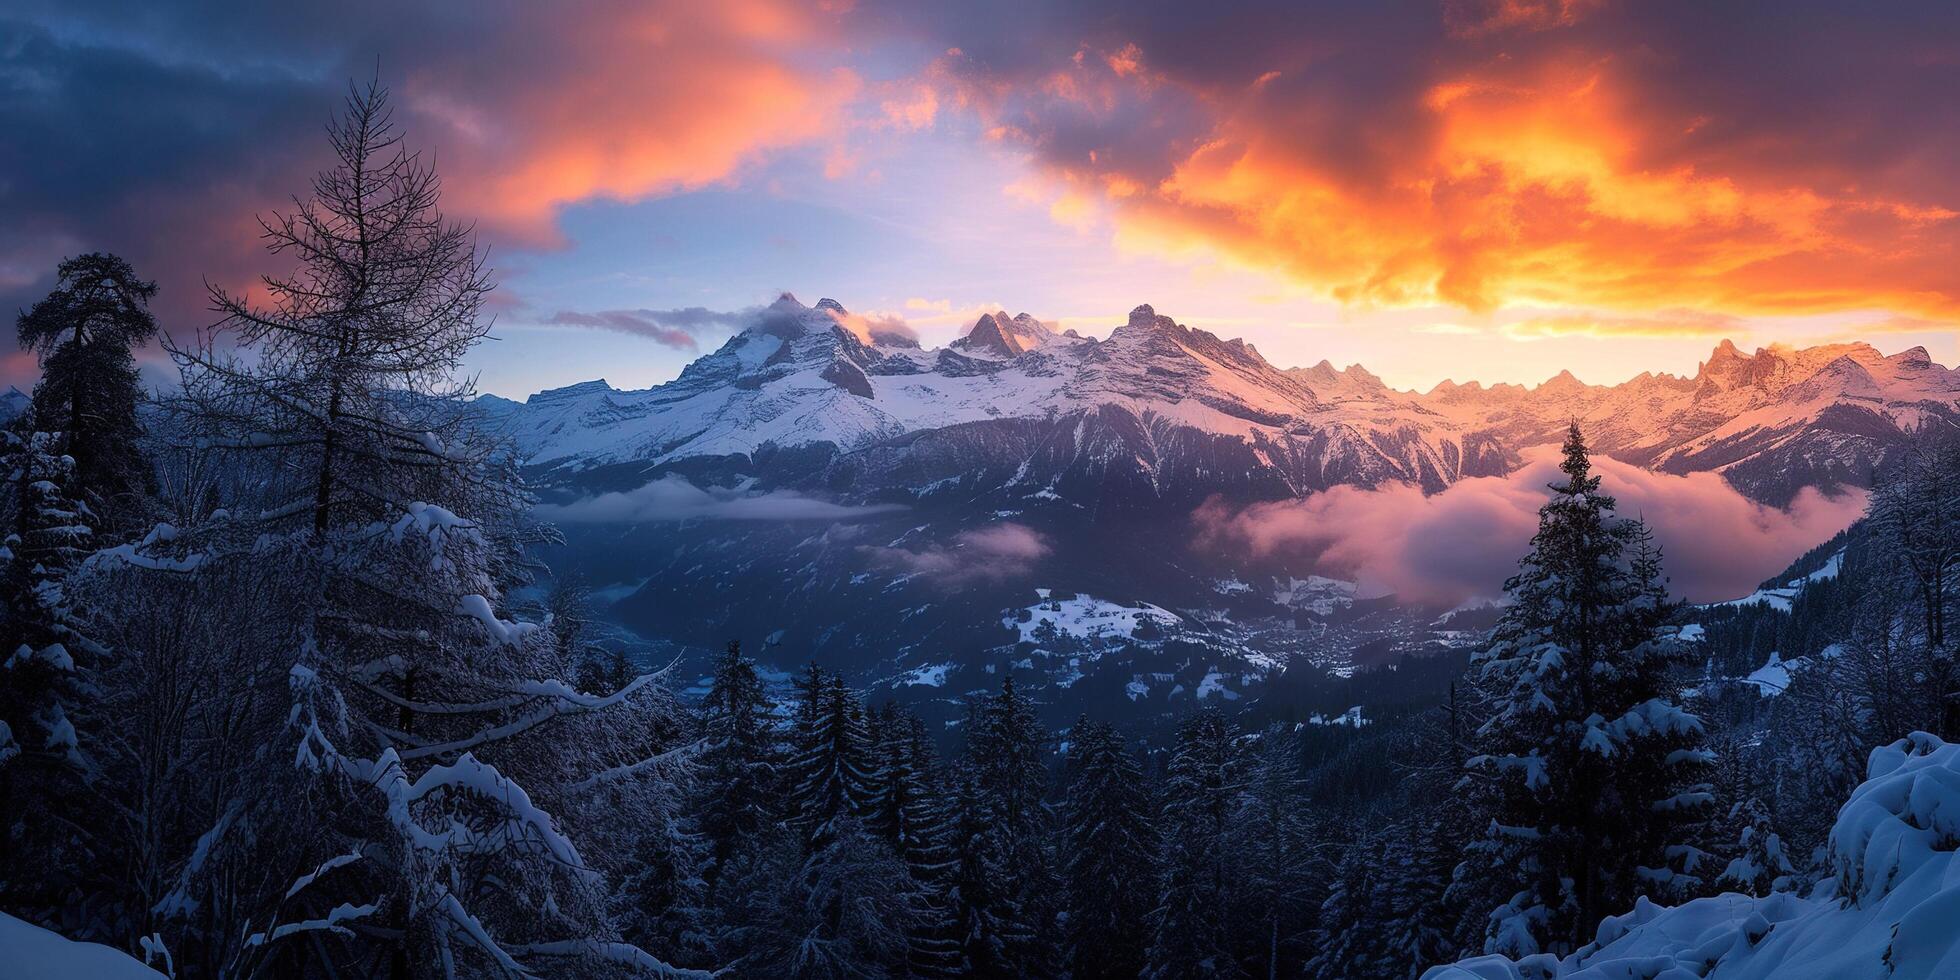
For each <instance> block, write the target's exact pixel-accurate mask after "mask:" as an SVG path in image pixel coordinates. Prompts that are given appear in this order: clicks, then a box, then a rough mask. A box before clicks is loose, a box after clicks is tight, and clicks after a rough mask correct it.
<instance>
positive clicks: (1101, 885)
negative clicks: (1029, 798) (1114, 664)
mask: <svg viewBox="0 0 1960 980" xmlns="http://www.w3.org/2000/svg"><path fill="white" fill-rule="evenodd" d="M1068 773H1069V776H1068V779H1069V782H1068V796H1067V799H1066V801H1065V802H1064V804H1063V808H1062V840H1061V845H1062V878H1063V880H1064V882H1065V884H1066V885H1067V888H1068V906H1067V908H1068V920H1067V921H1068V928H1067V935H1066V941H1067V944H1068V964H1069V971H1070V974H1071V975H1072V976H1074V977H1078V978H1083V980H1087V978H1101V977H1108V978H1116V977H1134V976H1137V975H1138V974H1139V973H1141V972H1142V970H1143V967H1144V958H1143V953H1144V949H1145V948H1146V947H1147V946H1148V944H1149V941H1150V913H1151V910H1152V909H1153V907H1154V906H1155V904H1156V903H1155V898H1156V896H1155V895H1154V894H1153V889H1151V888H1148V887H1137V885H1138V883H1139V882H1149V881H1152V880H1153V879H1154V878H1155V875H1154V874H1153V873H1152V872H1153V870H1154V866H1155V864H1156V861H1157V848H1158V841H1157V829H1156V825H1155V821H1154V820H1153V819H1152V817H1151V813H1150V810H1151V806H1150V797H1149V795H1148V787H1147V785H1146V783H1145V781H1144V776H1143V766H1142V765H1141V764H1140V763H1139V762H1138V761H1137V757H1136V756H1135V755H1134V754H1133V753H1132V752H1131V751H1130V749H1129V746H1127V745H1125V744H1124V741H1123V738H1122V736H1120V735H1118V734H1117V733H1116V729H1115V728H1114V727H1112V726H1111V725H1109V723H1107V722H1098V721H1090V720H1089V719H1088V718H1086V717H1084V718H1082V719H1080V720H1078V721H1077V722H1076V723H1075V725H1074V726H1073V727H1071V728H1070V729H1069V731H1068Z"/></svg>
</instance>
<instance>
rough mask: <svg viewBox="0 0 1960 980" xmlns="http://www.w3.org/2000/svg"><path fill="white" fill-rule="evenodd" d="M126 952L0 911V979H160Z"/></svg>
mask: <svg viewBox="0 0 1960 980" xmlns="http://www.w3.org/2000/svg"><path fill="white" fill-rule="evenodd" d="M163 976H164V975H163V974H161V973H158V972H157V971H155V970H152V969H150V968H149V967H147V966H144V965H143V964H141V963H138V962H137V961H136V960H135V959H133V958H132V957H130V956H129V955H128V954H127V953H124V952H123V951H121V950H119V949H115V948H113V947H109V946H102V945H98V944H96V943H78V942H71V941H70V940H67V939H63V938H62V937H60V936H58V935H56V934H54V933H52V932H49V931H48V930H46V929H43V928H41V927H39V926H33V925H29V924H27V923H25V922H22V921H20V920H19V919H16V918H14V917H13V916H11V915H8V914H6V913H5V912H0V980H55V978H57V977H74V978H76V980H82V978H87V980H163Z"/></svg>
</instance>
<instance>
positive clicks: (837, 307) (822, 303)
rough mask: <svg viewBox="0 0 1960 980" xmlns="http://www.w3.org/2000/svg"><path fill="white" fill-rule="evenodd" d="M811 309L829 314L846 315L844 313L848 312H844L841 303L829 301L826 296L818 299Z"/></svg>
mask: <svg viewBox="0 0 1960 980" xmlns="http://www.w3.org/2000/svg"><path fill="white" fill-rule="evenodd" d="M784 295H788V294H787V293H785V294H784ZM813 309H819V310H829V311H830V312H832V313H846V312H849V311H848V310H846V309H844V304H842V303H839V302H837V301H836V300H834V299H831V298H830V297H828V296H825V297H824V298H822V299H820V300H817V305H816V306H815V307H813Z"/></svg>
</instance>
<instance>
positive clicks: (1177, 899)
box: [1143, 708, 1244, 980]
mask: <svg viewBox="0 0 1960 980" xmlns="http://www.w3.org/2000/svg"><path fill="white" fill-rule="evenodd" d="M1243 776H1244V773H1243V766H1242V759H1241V756H1240V751H1239V746H1238V735H1237V732H1235V731H1234V730H1233V729H1232V726H1231V725H1230V723H1228V722H1227V721H1226V720H1225V717H1224V716H1223V715H1222V714H1220V713H1219V711H1218V710H1217V709H1216V708H1205V709H1202V710H1199V711H1198V712H1196V713H1195V714H1193V715H1191V716H1190V717H1189V718H1187V719H1186V720H1185V722H1184V724H1183V725H1181V726H1179V728H1178V731H1177V744H1176V746H1175V747H1174V748H1173V749H1172V750H1171V758H1170V763H1169V764H1168V765H1167V766H1166V767H1165V773H1164V785H1163V790H1162V793H1163V801H1164V802H1163V813H1162V816H1161V817H1159V823H1158V828H1159V830H1160V832H1161V833H1162V835H1163V849H1164V850H1163V858H1162V860H1161V862H1160V868H1161V875H1160V877H1161V882H1162V885H1161V888H1160V890H1159V895H1158V901H1157V908H1156V910H1155V911H1154V912H1153V913H1152V922H1151V940H1150V947H1149V951H1148V954H1147V957H1146V966H1145V969H1144V972H1143V976H1145V977H1150V978H1152V980H1172V978H1185V977H1232V976H1237V975H1238V973H1239V965H1238V962H1237V960H1236V958H1235V957H1234V956H1233V952H1232V949H1231V946H1230V941H1229V929H1228V925H1229V924H1228V923H1227V922H1226V915H1227V911H1228V909H1229V908H1230V897H1231V896H1230V878H1231V873H1232V868H1233V867H1234V866H1235V865H1234V861H1235V856H1234V855H1232V854H1231V853H1230V852H1229V849H1230V835H1231V831H1232V824H1231V820H1232V815H1233V813H1234V812H1235V811H1236V809H1237V806H1238V794H1239V792H1240V788H1241V786H1240V783H1241V780H1242V778H1243Z"/></svg>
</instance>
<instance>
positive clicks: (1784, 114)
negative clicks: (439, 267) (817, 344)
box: [0, 0, 1960, 397]
mask: <svg viewBox="0 0 1960 980" xmlns="http://www.w3.org/2000/svg"><path fill="white" fill-rule="evenodd" d="M1296 6H1297V5H1281V4H1274V5H1270V6H1268V5H1263V4H1236V5H1230V6H1228V7H1227V8H1225V9H1222V10H1220V11H1213V12H1208V13H1206V14H1205V15H1203V16H1199V15H1194V14H1189V13H1180V12H1177V11H1173V10H1135V9H1132V8H1130V7H1128V6H1125V5H1116V6H1112V7H1111V8H1109V9H1107V10H1105V9H1100V7H1099V5H1095V4H1088V5H1080V6H1072V7H1070V8H1068V9H1066V10H1063V9H1056V8H1054V7H1052V6H1050V5H1046V4H1039V3H1025V4H1022V3H1008V4H1005V5H1002V6H999V7H997V8H995V9H994V10H993V11H992V12H991V13H990V14H989V15H987V16H985V17H981V16H976V15H974V14H972V13H970V12H968V11H967V10H965V9H964V8H963V7H961V6H959V5H936V4H925V5H917V4H903V5H901V4H896V3H887V2H885V0H856V2H848V0H824V2H813V3H798V2H792V0H741V2H737V3H731V4H722V5H714V6H709V5H702V4H690V3H679V2H675V3H658V4H653V5H645V4H631V3H624V2H620V3H612V2H601V3H594V4H589V5H583V6H580V7H578V8H577V9H576V10H573V11H560V10H546V9H543V8H530V7H518V8H513V9H510V10H503V11H496V12H476V13H474V14H469V13H468V9H473V8H465V7H456V6H451V5H448V4H444V3H434V4H428V5H418V6H415V7H413V8H411V9H410V10H408V11H406V12H402V13H399V14H398V15H397V16H391V17H382V16H378V15H377V16H374V17H361V16H350V17H347V18H345V19H339V18H334V19H328V18H324V17H322V16H320V15H318V14H314V13H309V12H304V11H265V10H258V9H256V8H253V9H252V10H250V11H241V12H240V14H239V16H238V17H237V18H236V19H235V21H234V22H232V23H231V24H230V25H229V26H227V27H226V28H225V29H224V30H217V31H213V30H209V29H207V28H208V24H209V20H208V19H206V18H202V17H191V16H188V15H186V14H181V13H177V12H173V11H171V10H168V9H163V10H152V11H151V12H150V13H149V14H148V15H147V16H144V17H141V18H127V19H125V18H120V17H118V16H116V15H115V12H114V11H104V10H94V11H81V12H78V11H72V10H68V9H65V8H64V7H62V6H60V5H55V4H52V3H47V4H42V3H39V2H31V3H29V4H27V5H26V7H25V9H24V10H22V11H21V12H20V13H18V14H14V15H10V16H11V17H12V18H13V19H11V20H0V32H4V34H5V36H6V37H7V38H9V39H10V40H11V41H12V43H11V44H9V45H7V46H6V53H5V54H0V64H4V65H7V66H8V67H10V68H11V69H13V70H12V72H11V73H9V74H8V76H7V77H8V78H11V79H13V81H11V82H4V83H0V86H6V87H8V88H10V89H11V91H12V95H13V96H14V97H13V98H12V99H11V100H7V101H4V102H0V121H5V122H7V123H8V124H9V125H10V131H12V132H15V133H17V134H19V135H20V140H19V144H20V145H21V146H31V147H34V152H32V153H15V154H9V155H7V156H6V157H4V158H0V177H4V178H5V179H4V180H0V202H5V203H6V204H7V205H8V207H9V210H10V212H11V213H14V214H17V215H20V216H21V218H22V220H19V221H17V222H13V223H10V224H9V226H8V227H7V228H5V229H0V301H4V302H7V303H11V304H13V305H14V306H23V305H26V303H28V302H31V299H32V297H34V296H36V295H38V294H39V293H40V292H44V291H45V289H46V288H47V285H48V282H49V277H50V275H51V273H52V270H53V267H54V264H55V262H56V261H58V259H59V258H60V257H61V256H62V255H66V254H72V253H74V252H78V251H86V250H93V249H105V250H110V251H116V252H119V253H121V254H124V255H125V256H126V257H128V258H129V259H130V260H131V261H132V262H134V263H135V264H136V266H137V268H138V269H139V271H142V272H144V273H145V274H147V275H152V276H154V277H155V278H157V279H158V280H159V282H160V284H161V285H162V287H163V291H162V293H161V295H160V296H159V298H158V303H159V310H160V313H161V314H162V316H161V319H162V320H163V322H164V323H165V325H166V326H167V327H168V328H169V329H171V330H173V331H188V330H193V329H196V328H198V327H201V326H204V325H206V324H207V323H208V322H209V317H208V314H206V313H205V312H204V311H203V305H204V303H203V294H202V281H203V280H204V279H205V278H209V279H210V280H211V281H214V282H219V283H226V284H233V285H236V284H240V283H244V282H248V281H249V280H250V278H251V277H252V275H253V274H255V273H256V272H257V271H259V270H262V269H265V268H267V262H268V259H267V257H266V256H265V255H263V254H262V252H261V251H260V250H259V248H258V242H257V240H256V237H255V235H254V234H253V231H254V226H253V224H252V216H253V214H255V213H261V212H265V211H268V210H270V209H274V208H277V207H280V206H281V205H282V204H284V203H286V201H285V199H286V198H287V196H288V195H291V194H294V193H300V192H303V191H304V189H305V186H306V179H307V177H308V175H309V174H310V172H311V170H312V169H314V168H315V167H317V166H318V165H319V162H320V159H321V157H322V154H323V152H324V142H323V141H322V140H321V138H320V134H319V130H318V125H319V122H320V120H322V119H323V118H325V116H326V115H327V113H329V112H330V111H331V110H332V109H333V107H334V105H335V101H336V99H337V97H338V92H339V90H340V89H341V87H342V86H344V85H345V83H346V81H347V79H349V78H365V77H367V76H369V75H372V74H374V73H375V72H376V66H377V64H378V65H379V74H380V76H381V78H382V80H383V81H384V82H386V83H387V84H389V85H390V86H391V87H392V88H393V89H394V90H395V92H396V95H397V102H398V106H399V120H400V122H401V123H402V124H403V126H404V128H405V129H406V131H407V135H408V139H409V141H410V143H411V144H412V145H414V146H416V147H418V148H420V149H422V150H423V151H425V152H428V153H432V154H434V155H435V156H436V159H437V160H438V163H439V167H440V169H441V171H442V173H443V175H444V178H445V181H446V187H447V197H446V207H447V209H448V211H449V212H450V213H451V214H452V216H454V217H456V218H459V219H461V220H465V221H471V222H474V223H476V225H477V227H478V229H479V232H480V234H481V236H482V239H483V242H484V244H485V245H486V246H488V247H490V248H491V249H492V255H493V260H494V264H495V265H496V266H497V267H498V269H499V270H500V279H501V282H502V288H501V289H500V291H499V294H498V295H499V309H498V316H499V321H498V323H499V326H498V329H497V335H498V336H499V337H500V338H501V342H500V343H496V344H491V345H487V346H486V348H485V349H484V350H483V351H482V352H481V353H480V354H479V355H478V356H477V357H476V359H475V360H474V362H473V367H474V368H475V369H477V370H478V371H480V372H481V378H482V385H483V387H484V389H485V390H487V391H491V392H495V393H498V394H504V395H509V396H516V397H521V396H522V395H524V394H527V393H529V392H532V391H536V390H539V389H543V388H549V387H554V386H559V385H562V384H566V383H571V382H575V381H579V380H586V379H590V378H597V377H601V376H604V377H606V378H608V379H609V380H611V381H612V382H613V383H615V384H618V385H621V386H625V387H645V386H647V385H650V384H654V383H658V382H660V381H664V380H666V379H669V378H671V377H673V376H674V375H675V374H677V373H678V372H679V370H680V368H681V367H682V366H683V365H684V364H685V363H686V362H688V361H689V360H691V359H692V358H694V357H696V356H699V354H700V353H703V352H705V351H707V350H711V349H713V348H714V347H715V346H717V345H718V344H719V343H720V342H721V341H722V340H723V339H724V338H725V337H726V336H727V333H728V331H729V330H730V329H731V323H732V322H733V320H732V318H731V317H730V314H731V313H733V312H734V311H739V310H741V309H743V308H747V307H751V306H754V305H757V304H760V303H764V302H767V301H768V299H770V298H772V297H773V296H774V295H775V294H777V293H779V292H781V291H784V290H786V289H787V290H790V291H793V292H796V293H797V294H798V295H799V296H803V297H804V298H805V299H806V301H814V298H815V297H816V296H820V295H829V296H834V297H836V298H837V299H839V300H840V301H842V302H843V303H844V304H845V305H846V306H848V307H850V308H851V309H852V310H854V311H857V312H860V313H863V314H865V315H868V316H876V317H888V318H899V319H903V320H905V321H907V322H908V323H910V324H911V325H912V326H913V327H914V328H915V329H916V330H918V331H919V332H920V333H921V334H922V335H923V336H924V337H925V338H926V339H927V340H928V342H931V343H944V342H945V341H947V340H950V339H951V338H952V337H953V336H956V335H957V333H958V332H959V331H960V330H962V329H964V328H965V327H966V326H968V325H970V324H971V323H972V321H973V319H974V317H976V316H977V315H978V314H979V312H981V311H983V310H991V309H997V308H1005V309H1007V310H1009V311H1010V312H1020V311H1023V310H1026V311H1028V312H1031V313H1033V314H1035V315H1037V316H1040V317H1042V318H1043V319H1047V320H1059V321H1061V322H1062V323H1063V324H1064V325H1066V326H1072V327H1076V328H1077V329H1080V330H1082V331H1083V332H1085V333H1092V334H1101V333H1103V332H1106V331H1107V329H1109V328H1111V327H1114V326H1115V325H1116V324H1118V323H1121V322H1122V317H1123V315H1124V314H1125V312H1126V311H1127V310H1128V309H1130V308H1131V307H1133V306H1135V305H1137V304H1139V303H1145V302H1148V303H1151V304H1153V305H1154V306H1156V307H1157V308H1158V309H1159V310H1160V311H1162V312H1164V313H1167V314H1169V315H1171V316H1174V317H1176V318H1177V319H1178V320H1179V321H1180V322H1183V323H1187V324H1190V325H1192V326H1196V327H1201V328H1203V329H1207V330H1211V331H1212V332H1214V333H1218V334H1220V335H1221V336H1226V337H1231V336H1242V337H1244V338H1245V339H1246V340H1247V341H1249V342H1251V343H1253V344H1255V345H1256V346H1258V347H1259V349H1260V350H1261V351H1262V352H1263V353H1264V354H1265V355H1266V356H1267V358H1268V360H1270V361H1272V362H1273V363H1275V364H1277V365H1280V366H1289V367H1290V366H1307V365H1311V364H1314V363H1316V362H1318V361H1321V360H1323V359H1324V360H1328V361H1330V362H1331V363H1333V364H1336V365H1348V364H1355V363H1359V364H1362V365H1365V366H1366V367H1367V368H1368V369H1369V370H1370V371H1372V372H1374V373H1376V374H1377V375H1380V376H1381V377H1382V378H1383V379H1384V380H1386V381H1387V382H1388V383H1389V384H1390V385H1391V386H1393V387H1396V388H1398V389H1404V390H1410V389H1413V390H1418V391H1426V390H1428V389H1429V388H1431V387H1433V386H1434V385H1435V384H1436V383H1438V382H1440V381H1442V380H1444V379H1450V380H1454V381H1456V382H1458V383H1464V382H1467V381H1470V380H1476V381H1480V382H1483V383H1485V384H1495V383H1516V384H1527V385H1531V384H1536V383H1539V382H1542V381H1543V380H1545V379H1547V378H1550V377H1552V376H1554V375H1556V374H1557V373H1558V372H1559V371H1561V370H1570V371H1571V372H1572V373H1573V374H1575V375H1576V376H1578V377H1580V378H1581V379H1583V380H1585V381H1587V382H1589V383H1595V384H1613V383H1617V382H1619V381H1623V380H1626V379H1627V378H1630V377H1633V376H1635V375H1638V374H1639V373H1641V372H1643V371H1652V372H1655V373H1673V374H1691V373H1692V372H1693V370H1694V367H1695V365H1696V364H1698V363H1700V361H1702V360H1704V359H1705V358H1706V357H1707V355H1708V352H1709V351H1710V350H1712V349H1713V348H1714V346H1715V345H1716V343H1718V342H1719V341H1721V340H1723V339H1730V340H1733V341H1734V342H1735V343H1736V345H1737V346H1738V347H1739V348H1742V349H1744V350H1745V351H1749V350H1754V349H1755V348H1757V347H1763V346H1769V345H1771V344H1772V343H1779V342H1780V343H1787V344H1790V345H1792V346H1799V347H1802V346H1812V345H1815V344H1820V343H1831V342H1842V341H1846V340H1854V339H1855V340H1864V341H1867V342H1869V343H1871V344H1873V346H1875V347H1878V348H1879V349H1880V350H1882V351H1883V352H1885V353H1888V354H1889V353H1894V352H1896V351H1897V350H1901V349H1905V348H1909V347H1913V346H1923V347H1926V348H1927V349H1928V351H1929V352H1930V353H1931V355H1932V357H1933V358H1934V359H1935V360H1936V361H1940V362H1942V363H1946V364H1953V363H1955V362H1960V339H1956V334H1955V329H1954V327H1955V324H1956V322H1960V263H1956V262H1955V261H1954V246H1955V245H1956V244H1960V176H1956V175H1960V118H1956V117H1957V116H1960V109H1957V108H1956V107H1955V106H1953V105H1952V104H1951V102H1952V100H1949V99H1943V98H1939V97H1938V93H1941V92H1947V91H1952V90H1954V89H1955V88H1960V40H1957V39H1960V11H1955V10H1954V9H1952V8H1949V7H1943V6H1940V5H1933V4H1928V5H1900V6H1896V7H1888V8H1887V9H1886V10H1885V11H1882V12H1878V13H1872V12H1866V13H1864V14H1863V15H1859V14H1852V13H1846V12H1843V11H1840V10H1839V9H1837V8H1836V7H1835V6H1833V5H1828V4H1817V5H1814V6H1803V5H1795V6H1784V7H1779V8H1778V9H1777V10H1775V11H1773V12H1765V13H1760V14H1759V13H1754V12H1748V11H1739V12H1738V11H1723V12H1713V11H1708V10H1705V9H1702V8H1701V7H1699V6H1698V5H1693V4H1678V5H1677V4H1639V5H1635V4H1628V3H1615V2H1608V0H1449V2H1443V3H1439V4H1436V5H1435V6H1433V7H1429V8H1424V9H1420V10H1404V11H1397V12H1385V11H1382V10H1380V9H1378V8H1376V7H1374V6H1373V5H1351V6H1320V7H1316V8H1315V9H1313V10H1299V9H1295V7H1296ZM466 14H467V15H466ZM370 23H372V24H386V25H388V27H387V28H386V29H385V30H384V29H382V28H368V27H365V26H361V25H365V24H370ZM459 23H468V24H469V25H470V26H469V29H468V30H467V31H459V30H458V29H457V25H458V24H459ZM273 261H275V262H276V261H277V260H273ZM682 314H685V315H682ZM640 322H645V323H650V324H653V326H652V327H649V328H647V329H638V328H636V327H634V326H633V324H635V323H640ZM147 366H148V367H149V368H150V369H152V370H159V369H160V368H161V364H160V362H157V361H154V360H152V361H150V362H148V363H147ZM32 371H33V365H32V363H31V359H27V358H24V357H22V356H21V355H19V354H18V353H13V352H8V353H6V354H5V356H4V357H0V381H4V382H12V383H21V384H24V382H25V381H26V380H27V379H29V378H30V377H31V375H32Z"/></svg>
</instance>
